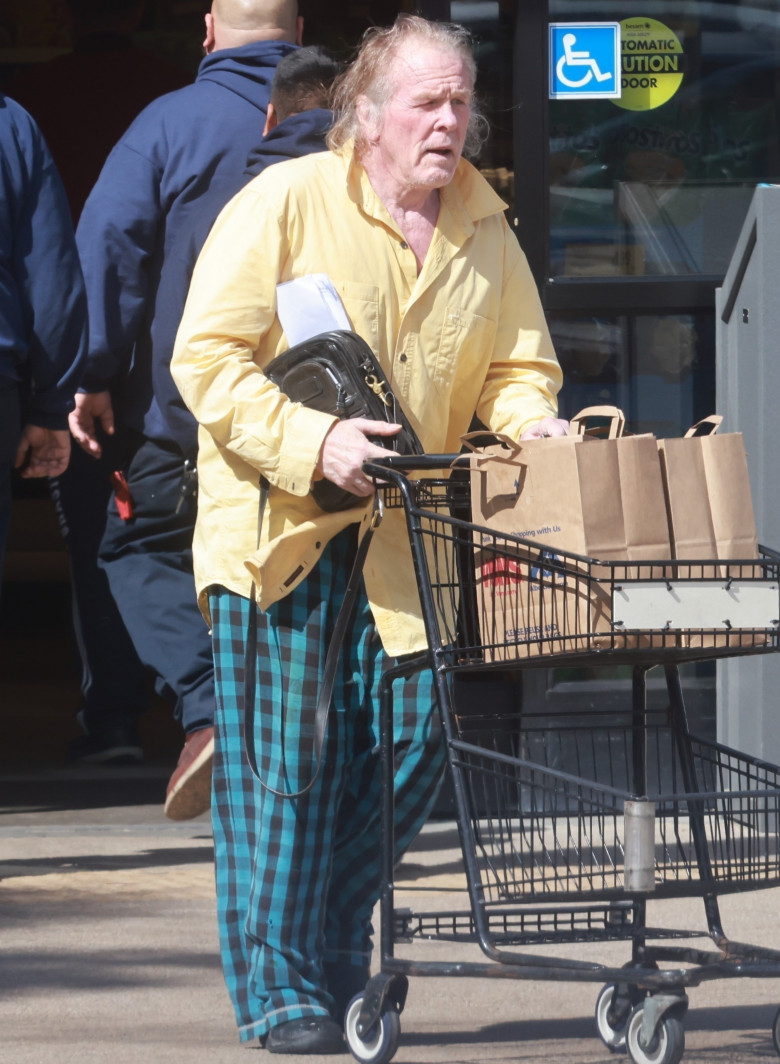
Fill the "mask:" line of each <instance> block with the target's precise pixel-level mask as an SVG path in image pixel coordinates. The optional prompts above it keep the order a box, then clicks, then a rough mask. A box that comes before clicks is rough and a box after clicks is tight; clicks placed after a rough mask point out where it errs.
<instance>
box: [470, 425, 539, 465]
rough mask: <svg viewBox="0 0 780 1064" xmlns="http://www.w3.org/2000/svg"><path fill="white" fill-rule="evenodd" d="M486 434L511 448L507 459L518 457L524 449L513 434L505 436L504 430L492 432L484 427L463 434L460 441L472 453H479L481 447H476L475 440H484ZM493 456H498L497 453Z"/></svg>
mask: <svg viewBox="0 0 780 1064" xmlns="http://www.w3.org/2000/svg"><path fill="white" fill-rule="evenodd" d="M486 436H490V437H491V438H492V439H494V440H495V441H496V443H503V445H504V446H505V447H506V448H507V449H508V450H509V454H508V455H507V460H511V459H513V458H517V456H518V455H519V454H520V452H521V451H522V449H523V448H522V447H521V446H520V444H519V443H518V442H517V440H513V439H512V437H511V436H505V435H504V434H503V432H490V431H486V430H484V429H483V430H482V431H480V430H479V429H478V430H477V431H476V432H467V433H466V434H465V435H463V436H461V438H460V442H461V443H462V444H463V446H464V447H465V448H466V450H467V451H471V452H472V454H479V447H476V446H475V445H474V442H473V441H474V440H484V438H485V437H486ZM491 457H492V458H496V457H497V455H491Z"/></svg>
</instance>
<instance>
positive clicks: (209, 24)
mask: <svg viewBox="0 0 780 1064" xmlns="http://www.w3.org/2000/svg"><path fill="white" fill-rule="evenodd" d="M204 18H205V22H206V37H205V40H204V41H203V51H204V52H205V53H206V55H211V53H212V52H213V51H214V45H215V43H216V42H215V35H214V16H213V15H212V14H211V12H210V11H209V12H208V14H207V15H205V16H204Z"/></svg>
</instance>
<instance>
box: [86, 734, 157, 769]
mask: <svg viewBox="0 0 780 1064" xmlns="http://www.w3.org/2000/svg"><path fill="white" fill-rule="evenodd" d="M143 759H144V751H143V747H142V746H141V741H140V740H139V738H138V736H137V735H135V734H133V733H132V732H131V731H129V730H125V729H124V728H116V729H112V730H111V731H110V732H107V733H106V734H105V735H100V736H97V735H96V736H92V735H81V736H79V738H78V739H73V741H72V742H70V743H68V760H69V761H80V762H81V763H82V764H84V765H131V764H135V763H137V762H138V761H143Z"/></svg>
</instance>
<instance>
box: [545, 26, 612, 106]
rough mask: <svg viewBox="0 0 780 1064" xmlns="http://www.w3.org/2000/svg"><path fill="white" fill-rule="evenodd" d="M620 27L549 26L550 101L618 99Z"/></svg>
mask: <svg viewBox="0 0 780 1064" xmlns="http://www.w3.org/2000/svg"><path fill="white" fill-rule="evenodd" d="M619 74H620V23H619V22H551V23H550V99H551V100H596V99H613V98H615V97H617V96H620V76H619Z"/></svg>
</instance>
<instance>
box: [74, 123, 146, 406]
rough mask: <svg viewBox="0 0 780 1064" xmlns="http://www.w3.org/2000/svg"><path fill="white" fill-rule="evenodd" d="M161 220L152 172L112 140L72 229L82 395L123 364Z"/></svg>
mask: <svg viewBox="0 0 780 1064" xmlns="http://www.w3.org/2000/svg"><path fill="white" fill-rule="evenodd" d="M162 217H163V211H162V208H161V204H160V170H159V166H158V165H157V164H156V163H155V161H154V160H153V159H151V158H148V157H147V156H146V155H144V154H142V153H141V152H139V151H137V150H135V149H134V148H132V147H131V146H130V145H129V144H128V143H127V142H126V141H125V140H122V141H120V142H119V143H118V144H117V145H116V147H115V148H114V149H113V151H112V152H111V154H110V155H109V157H108V159H107V160H106V163H105V165H104V167H103V169H102V171H101V173H100V177H99V178H98V180H97V182H96V184H95V187H94V188H93V190H92V192H91V193H90V195H89V197H88V199H87V202H86V203H85V205H84V209H83V211H82V214H81V218H80V219H79V224H78V228H77V230H76V240H77V243H78V249H79V255H80V256H81V264H82V268H83V270H84V281H85V284H86V289H87V303H88V307H89V354H88V357H87V363H86V367H85V371H84V377H83V380H82V389H83V390H84V391H88V392H95V391H102V390H103V389H104V388H107V387H108V385H109V384H110V383H111V382H112V380H113V379H114V378H115V377H116V376H117V375H118V374H119V373H120V372H121V371H122V370H124V369H126V368H127V367H128V366H129V363H130V358H131V356H132V352H133V346H134V344H135V341H136V338H137V336H138V333H139V330H140V326H141V322H142V320H143V316H144V313H145V311H146V300H147V295H148V292H149V286H150V273H151V271H152V270H153V269H154V268H155V266H156V256H157V255H159V254H161V250H162V249H161V248H160V247H158V242H159V241H160V240H161V236H160V231H161V230H160V227H161V224H162Z"/></svg>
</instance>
